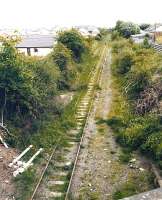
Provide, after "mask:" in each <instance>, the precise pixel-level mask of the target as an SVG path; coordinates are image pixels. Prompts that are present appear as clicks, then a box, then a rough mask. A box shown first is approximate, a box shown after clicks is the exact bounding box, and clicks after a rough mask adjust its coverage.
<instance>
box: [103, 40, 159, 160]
mask: <svg viewBox="0 0 162 200" xmlns="http://www.w3.org/2000/svg"><path fill="white" fill-rule="evenodd" d="M112 52H113V62H112V74H113V92H114V95H113V96H114V97H113V98H114V100H113V105H112V107H111V108H112V109H111V113H110V116H109V119H108V121H107V124H108V125H110V126H111V127H112V129H113V130H114V132H115V135H116V140H117V141H118V142H119V143H120V144H121V145H122V146H123V147H127V148H130V151H132V150H140V151H141V152H143V153H145V155H148V156H149V157H152V159H154V160H155V161H156V162H157V163H158V162H159V163H160V160H161V158H162V148H161V147H162V138H161V133H162V120H161V115H159V114H160V100H161V96H162V94H161V89H160V88H161V86H162V84H161V78H156V77H157V76H156V74H157V72H158V71H160V69H161V57H160V56H159V54H157V53H156V52H155V51H154V50H153V49H151V48H145V45H143V44H134V43H132V41H131V40H129V39H123V38H120V37H119V38H118V39H117V40H115V41H114V42H113V43H112ZM122 159H123V158H122ZM125 159H126V160H127V158H125V157H124V160H125Z"/></svg>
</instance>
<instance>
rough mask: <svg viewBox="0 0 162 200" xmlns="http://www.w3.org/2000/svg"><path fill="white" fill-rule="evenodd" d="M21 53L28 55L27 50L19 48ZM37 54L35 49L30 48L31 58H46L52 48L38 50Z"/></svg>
mask: <svg viewBox="0 0 162 200" xmlns="http://www.w3.org/2000/svg"><path fill="white" fill-rule="evenodd" d="M18 50H19V51H20V52H21V53H25V55H27V48H18ZM37 50H38V51H37V52H35V51H34V48H30V52H31V56H46V55H48V54H49V53H50V52H51V51H52V48H37Z"/></svg>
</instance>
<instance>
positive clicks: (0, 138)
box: [0, 136, 8, 148]
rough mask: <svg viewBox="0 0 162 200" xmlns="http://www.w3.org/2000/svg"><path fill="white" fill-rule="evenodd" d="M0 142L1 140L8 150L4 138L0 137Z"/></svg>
mask: <svg viewBox="0 0 162 200" xmlns="http://www.w3.org/2000/svg"><path fill="white" fill-rule="evenodd" d="M0 140H1V142H2V144H3V145H4V146H5V147H6V148H8V145H7V144H6V143H5V141H4V140H3V138H2V137H1V136H0Z"/></svg>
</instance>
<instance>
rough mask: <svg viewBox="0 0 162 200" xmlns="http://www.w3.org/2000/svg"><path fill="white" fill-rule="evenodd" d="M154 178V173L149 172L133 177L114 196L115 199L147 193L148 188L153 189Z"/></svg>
mask: <svg viewBox="0 0 162 200" xmlns="http://www.w3.org/2000/svg"><path fill="white" fill-rule="evenodd" d="M153 177H154V176H153V175H152V173H148V172H141V174H140V175H139V176H134V175H133V176H132V177H130V178H129V180H128V181H127V182H125V183H124V184H122V185H120V186H119V187H118V188H117V190H116V191H115V192H114V194H113V199H114V200H118V199H122V198H125V197H128V196H132V195H135V194H138V193H139V192H143V191H147V190H148V187H150V188H152V182H153Z"/></svg>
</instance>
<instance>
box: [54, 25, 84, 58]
mask: <svg viewBox="0 0 162 200" xmlns="http://www.w3.org/2000/svg"><path fill="white" fill-rule="evenodd" d="M57 41H58V42H61V43H62V44H63V45H65V46H66V47H67V48H68V49H69V50H71V51H72V55H73V58H74V59H75V60H76V61H80V60H81V57H82V54H83V53H84V52H85V51H86V49H87V48H86V42H85V39H84V37H83V36H82V35H81V34H80V33H79V32H78V31H76V30H75V29H72V30H70V31H64V32H60V33H59V35H58V38H57Z"/></svg>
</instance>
